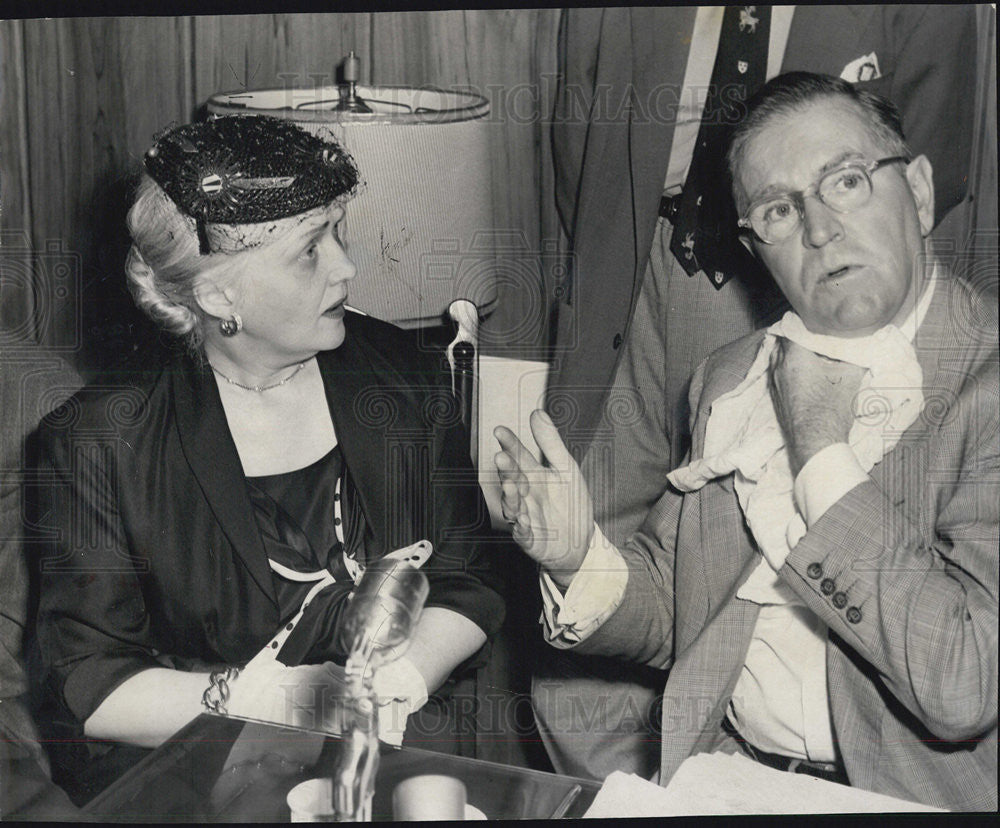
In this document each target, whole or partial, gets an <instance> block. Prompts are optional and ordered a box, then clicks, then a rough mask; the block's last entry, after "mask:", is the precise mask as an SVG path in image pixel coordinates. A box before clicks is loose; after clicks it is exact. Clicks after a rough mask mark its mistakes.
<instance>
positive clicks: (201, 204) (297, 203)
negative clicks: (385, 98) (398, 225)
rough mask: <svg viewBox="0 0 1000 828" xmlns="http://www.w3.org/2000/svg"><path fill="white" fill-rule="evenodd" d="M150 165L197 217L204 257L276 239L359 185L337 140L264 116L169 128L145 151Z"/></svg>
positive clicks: (186, 210)
mask: <svg viewBox="0 0 1000 828" xmlns="http://www.w3.org/2000/svg"><path fill="white" fill-rule="evenodd" d="M145 167H146V171H147V172H148V173H149V175H150V176H151V177H152V178H153V180H154V181H156V183H157V184H159V185H160V187H161V188H162V189H163V191H164V193H166V195H167V196H168V197H169V198H170V199H171V201H173V202H174V204H175V205H176V206H177V207H178V209H180V211H181V212H182V213H184V214H185V215H186V216H188V217H189V218H190V219H191V220H192V222H193V228H192V229H194V230H195V231H196V232H197V234H198V244H199V250H200V251H201V253H202V254H206V253H216V252H222V253H233V252H239V251H241V250H247V249H249V248H253V247H258V246H260V245H262V244H266V243H268V242H270V241H273V240H275V239H276V238H277V237H279V236H282V235H284V232H285V231H286V230H287V229H290V228H291V227H293V226H295V225H297V224H298V223H299V222H301V221H302V220H303V219H304V218H305V217H307V215H309V214H312V213H313V212H314V211H316V210H318V209H326V208H327V207H328V206H329V205H330V204H331V203H333V202H334V201H338V200H339V201H346V200H347V199H348V198H351V197H352V196H353V195H354V194H355V192H356V190H357V186H358V181H359V178H358V169H357V166H355V163H354V159H353V158H351V156H350V154H349V153H348V152H347V151H346V150H344V148H343V147H341V146H340V145H339V144H338V143H337V142H336V141H334V140H333V139H332V138H326V139H324V138H321V137H319V136H318V135H313V134H312V133H309V132H306V131H305V130H304V129H302V128H301V127H299V126H297V125H296V124H293V123H291V122H290V121H286V120H283V119H281V118H272V117H269V116H265V115H227V116H224V117H220V118H214V119H211V120H208V121H201V122H198V123H194V124H185V125H183V126H179V127H175V128H173V129H170V130H168V131H167V132H165V133H164V134H162V135H160V136H159V137H158V138H157V139H156V141H155V143H154V144H153V146H152V147H150V149H149V150H148V151H147V152H146V157H145Z"/></svg>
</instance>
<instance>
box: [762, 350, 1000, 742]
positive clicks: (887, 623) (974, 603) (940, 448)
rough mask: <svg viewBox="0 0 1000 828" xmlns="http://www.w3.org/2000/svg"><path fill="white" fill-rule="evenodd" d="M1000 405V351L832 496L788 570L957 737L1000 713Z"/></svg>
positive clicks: (921, 709) (831, 622)
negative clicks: (870, 468)
mask: <svg viewBox="0 0 1000 828" xmlns="http://www.w3.org/2000/svg"><path fill="white" fill-rule="evenodd" d="M998 405H1000V402H998V399H997V365H996V363H995V362H988V363H984V364H982V365H981V366H980V370H979V371H977V372H976V373H975V374H972V375H970V376H969V377H968V379H967V381H966V382H964V383H963V385H962V389H961V391H960V393H959V394H958V396H957V398H956V399H955V400H954V402H953V404H952V405H950V406H949V407H948V409H947V413H946V414H945V415H943V416H941V417H940V419H941V420H943V421H944V422H942V423H924V424H923V426H922V427H918V433H917V435H914V437H915V439H914V440H909V441H908V440H906V438H905V437H904V441H903V442H902V443H901V445H900V446H899V447H897V449H896V450H895V451H894V452H893V453H892V454H890V455H889V456H887V458H886V461H885V462H886V463H887V464H888V466H889V468H888V469H886V470H885V471H884V472H883V473H882V474H879V475H873V476H872V477H870V478H869V479H868V480H867V481H865V482H864V483H861V484H859V485H858V486H856V487H855V488H854V489H852V490H851V491H850V492H848V493H847V494H846V495H844V496H843V497H842V498H841V499H840V500H839V501H838V502H837V503H835V504H834V505H833V506H831V507H830V508H829V509H828V510H827V511H826V512H825V513H824V514H823V516H822V517H821V518H820V519H819V520H818V521H817V522H816V523H815V524H814V525H813V526H812V527H810V529H809V531H808V532H807V534H806V535H805V537H804V538H803V539H802V540H801V541H800V542H799V543H798V545H797V546H796V547H795V548H794V549H793V550H792V552H791V554H790V555H789V556H788V559H787V560H786V562H785V566H783V567H782V569H781V573H780V574H781V575H782V577H783V578H785V579H786V581H787V582H788V583H789V584H790V585H791V586H792V587H793V588H794V589H795V590H796V592H797V593H798V594H799V595H800V596H801V597H802V598H803V599H804V600H805V602H806V603H807V605H808V606H809V607H810V608H811V609H812V610H813V611H814V612H815V613H816V614H817V615H819V617H820V618H822V619H823V621H824V622H825V623H826V624H827V625H828V626H829V628H830V631H831V634H833V635H836V636H839V637H840V638H842V639H843V640H844V642H846V643H847V645H848V646H849V647H850V648H851V649H853V650H854V651H855V652H857V653H858V654H859V655H860V656H861V657H862V658H863V659H864V660H865V661H866V662H868V663H869V664H870V665H872V666H873V667H874V668H875V670H877V672H878V673H879V674H880V675H881V676H882V680H883V682H884V684H885V685H886V687H888V688H889V690H890V691H891V692H892V693H893V694H894V695H895V696H896V698H898V699H899V701H900V702H902V704H903V705H905V706H906V708H907V709H909V710H910V711H911V712H912V713H913V714H914V715H915V716H916V717H917V718H918V719H920V721H922V722H923V723H924V725H925V726H926V727H927V728H928V729H929V730H930V731H931V732H932V733H934V734H935V735H936V736H938V737H939V738H941V739H944V740H948V741H958V740H963V739H969V738H972V737H975V736H978V735H980V734H982V733H984V732H985V731H988V730H989V729H990V728H992V727H995V726H996V722H997V591H998V590H997V560H998V546H1000V535H998V525H1000V463H998V446H997V442H998V434H1000V422H998V415H997V412H998ZM936 416H937V415H936V414H934V413H931V414H927V413H926V410H925V417H924V419H925V420H927V419H931V418H935V417H936ZM923 429H926V430H927V432H928V433H927V435H926V438H927V439H926V443H925V442H924V441H923V440H921V439H919V437H921V436H923V435H921V434H920V433H919V432H920V430H923ZM909 436H910V435H909V433H908V434H907V435H906V437H909ZM894 471H902V472H903V473H901V474H895V473H893V472H894ZM907 489H909V491H907ZM914 494H918V496H917V497H914Z"/></svg>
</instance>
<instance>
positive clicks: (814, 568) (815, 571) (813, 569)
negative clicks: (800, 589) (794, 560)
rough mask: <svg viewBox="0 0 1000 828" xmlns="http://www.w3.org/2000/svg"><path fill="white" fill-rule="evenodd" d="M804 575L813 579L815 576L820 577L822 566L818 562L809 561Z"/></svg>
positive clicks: (821, 575)
mask: <svg viewBox="0 0 1000 828" xmlns="http://www.w3.org/2000/svg"><path fill="white" fill-rule="evenodd" d="M806 575H808V576H809V577H810V578H812V579H813V580H814V581H815V580H816V579H817V578H822V577H823V567H822V566H820V565H819V564H818V563H811V564H809V566H807V567H806Z"/></svg>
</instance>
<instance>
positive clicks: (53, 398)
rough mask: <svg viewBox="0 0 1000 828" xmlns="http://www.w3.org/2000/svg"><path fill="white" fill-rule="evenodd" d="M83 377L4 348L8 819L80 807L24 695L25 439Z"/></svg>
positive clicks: (1, 558) (1, 702)
mask: <svg viewBox="0 0 1000 828" xmlns="http://www.w3.org/2000/svg"><path fill="white" fill-rule="evenodd" d="M79 387H80V379H79V377H78V376H77V375H76V373H75V372H74V371H73V370H72V369H70V368H69V366H68V365H67V364H66V363H65V362H64V361H63V360H62V358H61V357H60V356H59V355H58V354H57V353H56V352H54V351H48V350H46V349H44V348H40V347H38V346H36V345H34V344H31V343H25V342H23V341H18V342H15V343H12V344H10V345H5V346H4V347H3V348H2V349H0V411H2V412H3V413H2V417H0V421H2V425H0V819H13V818H25V819H27V818H30V819H53V820H55V819H68V818H72V817H74V816H75V811H74V809H73V807H72V805H71V804H70V802H69V800H68V799H67V798H66V795H65V794H64V793H63V792H62V791H61V790H60V789H59V788H57V787H56V786H55V785H54V784H52V782H50V781H49V778H48V774H47V762H46V759H45V755H44V753H43V752H42V750H41V748H40V746H39V744H38V741H37V739H38V732H37V729H36V728H35V724H34V722H33V721H32V719H31V716H30V714H29V712H28V709H27V706H26V704H25V702H24V699H23V696H24V694H25V692H26V690H27V680H26V677H25V671H24V668H23V664H22V658H23V653H22V649H21V646H22V640H23V637H24V629H25V625H26V621H27V618H28V617H29V615H30V614H31V609H30V608H29V606H28V572H27V568H26V566H25V561H24V550H23V548H22V540H23V537H24V525H25V524H24V516H23V513H22V483H23V480H24V476H25V468H26V465H25V450H24V447H25V438H26V437H27V435H28V434H29V433H30V432H31V431H33V430H34V428H35V427H36V426H37V425H38V421H39V420H40V419H41V418H42V417H43V416H44V415H45V414H47V413H48V412H49V411H51V410H52V409H53V408H55V407H56V406H57V405H60V404H61V403H62V402H64V401H65V400H66V398H67V397H69V396H70V395H71V394H72V393H73V392H74V391H76V389H77V388H79Z"/></svg>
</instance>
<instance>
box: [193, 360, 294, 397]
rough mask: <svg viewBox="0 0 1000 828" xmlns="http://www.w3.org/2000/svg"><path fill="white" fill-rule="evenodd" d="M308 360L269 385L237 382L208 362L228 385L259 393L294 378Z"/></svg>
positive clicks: (277, 386) (278, 386)
mask: <svg viewBox="0 0 1000 828" xmlns="http://www.w3.org/2000/svg"><path fill="white" fill-rule="evenodd" d="M308 361H309V360H308V359H307V360H306V361H305V362H300V363H299V364H298V365H296V366H295V370H294V371H292V373H290V374H289V375H288V376H287V377H285V378H284V379H283V380H279V381H278V382H274V383H271V384H270V385H244V384H243V383H242V382H237V381H236V380H234V379H232V378H231V377H227V376H226V375H225V374H223V373H222V371H220V370H219V369H218V368H216V367H215V366H214V365H212V363H211V362H210V363H208V364H209V365H210V366H211V368H212V370H213V371H215V373H216V374H218V375H219V376H220V377H222V378H223V379H224V380H225V381H226V382H228V383H229V384H230V385H235V386H236V387H237V388H242V389H243V390H244V391H255V392H256V393H258V394H260V393H262V392H264V391H270V390H271V389H272V388H280V387H281V386H282V385H284V384H285V383H286V382H291V381H292V380H293V379H295V377H297V376H298V374H299V371H301V370H302V369H303V368H305V367H306V362H308Z"/></svg>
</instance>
